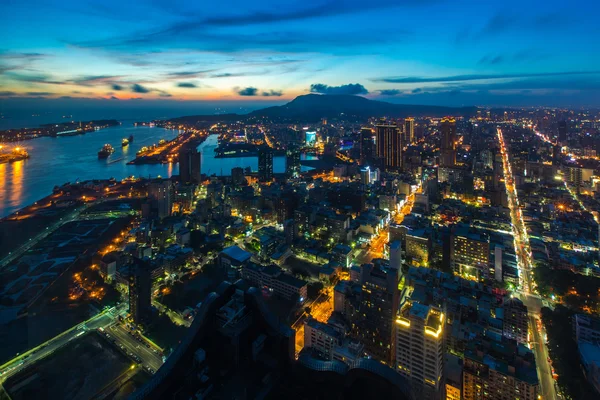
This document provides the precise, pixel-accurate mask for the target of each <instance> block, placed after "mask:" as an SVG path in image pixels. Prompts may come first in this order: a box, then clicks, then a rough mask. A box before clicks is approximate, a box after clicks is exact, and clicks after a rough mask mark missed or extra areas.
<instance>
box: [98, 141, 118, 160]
mask: <svg viewBox="0 0 600 400" xmlns="http://www.w3.org/2000/svg"><path fill="white" fill-rule="evenodd" d="M114 152H115V149H114V148H113V147H112V146H111V145H110V144H105V145H104V146H103V147H102V148H101V149H100V151H99V152H98V158H108V156H110V155H111V154H112V153H114Z"/></svg>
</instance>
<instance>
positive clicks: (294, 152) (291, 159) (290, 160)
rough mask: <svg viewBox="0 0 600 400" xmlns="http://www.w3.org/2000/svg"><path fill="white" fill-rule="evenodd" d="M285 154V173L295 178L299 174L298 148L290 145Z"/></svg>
mask: <svg viewBox="0 0 600 400" xmlns="http://www.w3.org/2000/svg"><path fill="white" fill-rule="evenodd" d="M285 155H286V157H285V174H286V175H287V176H288V177H290V178H297V177H298V176H300V149H298V148H297V147H290V148H288V149H287V151H286V153H285Z"/></svg>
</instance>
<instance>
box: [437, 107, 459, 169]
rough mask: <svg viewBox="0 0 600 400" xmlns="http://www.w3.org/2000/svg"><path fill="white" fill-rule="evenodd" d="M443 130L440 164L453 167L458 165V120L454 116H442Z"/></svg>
mask: <svg viewBox="0 0 600 400" xmlns="http://www.w3.org/2000/svg"><path fill="white" fill-rule="evenodd" d="M441 131H442V143H441V146H440V147H441V157H440V166H442V167H447V168H452V167H454V166H455V165H456V120H455V119H454V118H452V117H446V118H442V120H441Z"/></svg>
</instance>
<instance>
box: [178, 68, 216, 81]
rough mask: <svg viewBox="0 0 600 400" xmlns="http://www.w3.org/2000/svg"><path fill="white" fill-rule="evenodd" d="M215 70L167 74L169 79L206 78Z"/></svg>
mask: <svg viewBox="0 0 600 400" xmlns="http://www.w3.org/2000/svg"><path fill="white" fill-rule="evenodd" d="M214 71H216V70H215V69H206V70H200V71H198V70H194V71H176V72H169V73H168V74H166V76H167V77H168V78H175V79H177V78H198V77H202V76H206V74H207V73H210V72H214Z"/></svg>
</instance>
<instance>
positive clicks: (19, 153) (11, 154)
mask: <svg viewBox="0 0 600 400" xmlns="http://www.w3.org/2000/svg"><path fill="white" fill-rule="evenodd" d="M28 158H29V153H28V152H27V150H25V149H24V148H23V147H15V148H13V149H4V147H3V146H2V145H0V164H3V163H12V162H15V161H21V160H26V159H28Z"/></svg>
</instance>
